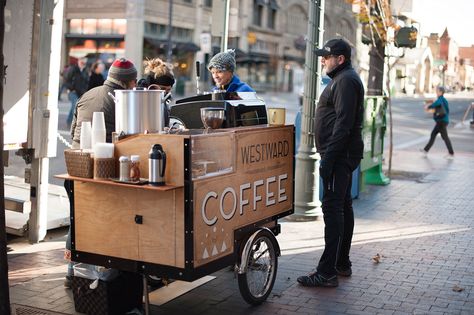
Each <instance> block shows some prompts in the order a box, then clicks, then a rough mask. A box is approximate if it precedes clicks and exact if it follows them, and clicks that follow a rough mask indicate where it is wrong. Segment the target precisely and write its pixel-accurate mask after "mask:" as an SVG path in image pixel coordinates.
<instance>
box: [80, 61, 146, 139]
mask: <svg viewBox="0 0 474 315" xmlns="http://www.w3.org/2000/svg"><path fill="white" fill-rule="evenodd" d="M136 82H137V69H136V68H135V66H134V65H133V63H132V62H131V61H129V60H127V59H125V58H121V59H117V60H115V61H114V62H113V63H112V66H110V69H109V73H108V75H107V79H106V80H105V82H104V84H103V85H101V86H98V87H95V88H93V89H92V90H89V91H87V92H86V93H85V94H84V95H83V96H82V97H81V98H80V99H79V101H77V105H76V110H75V112H74V118H73V121H72V125H71V136H72V140H73V148H79V141H80V138H81V124H82V122H83V121H92V115H93V113H94V112H104V119H105V129H106V141H107V142H112V132H113V131H115V102H114V100H113V98H112V97H111V96H110V95H109V92H110V93H112V94H113V93H114V90H128V89H132V88H134V87H135V85H136Z"/></svg>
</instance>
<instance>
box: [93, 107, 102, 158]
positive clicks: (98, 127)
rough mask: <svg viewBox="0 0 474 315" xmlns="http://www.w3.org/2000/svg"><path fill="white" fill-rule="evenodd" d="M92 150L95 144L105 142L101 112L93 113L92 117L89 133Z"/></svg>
mask: <svg viewBox="0 0 474 315" xmlns="http://www.w3.org/2000/svg"><path fill="white" fill-rule="evenodd" d="M91 139H92V141H91V144H92V149H94V146H95V144H96V143H103V142H105V120H104V113H103V112H94V114H93V116H92V131H91Z"/></svg>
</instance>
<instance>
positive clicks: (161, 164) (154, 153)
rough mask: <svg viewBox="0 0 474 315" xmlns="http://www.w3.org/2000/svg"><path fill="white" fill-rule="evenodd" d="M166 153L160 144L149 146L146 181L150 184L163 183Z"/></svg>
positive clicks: (161, 184)
mask: <svg viewBox="0 0 474 315" xmlns="http://www.w3.org/2000/svg"><path fill="white" fill-rule="evenodd" d="M165 169H166V153H165V151H163V147H162V146H161V144H154V145H153V146H152V147H151V150H150V155H149V158H148V182H149V184H150V185H152V186H163V185H165Z"/></svg>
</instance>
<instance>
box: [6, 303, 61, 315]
mask: <svg viewBox="0 0 474 315" xmlns="http://www.w3.org/2000/svg"><path fill="white" fill-rule="evenodd" d="M11 311H12V313H11V314H12V315H63V314H64V313H58V312H53V311H48V310H44V309H41V308H37V307H32V306H27V305H18V304H12V305H11Z"/></svg>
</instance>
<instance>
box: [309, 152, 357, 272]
mask: <svg viewBox="0 0 474 315" xmlns="http://www.w3.org/2000/svg"><path fill="white" fill-rule="evenodd" d="M359 163H360V159H358V158H357V159H353V158H340V159H337V160H336V162H335V164H334V170H333V175H332V178H326V179H325V178H323V186H324V189H323V191H324V193H323V200H322V208H323V215H324V224H325V227H324V242H325V247H324V252H323V255H322V256H321V259H320V260H319V264H318V268H317V270H318V272H319V273H320V274H322V275H323V276H325V277H332V276H334V275H336V274H337V273H336V269H335V268H336V266H339V267H342V268H348V267H350V266H351V262H350V260H349V252H350V249H351V242H352V234H353V232H354V210H353V208H352V197H351V188H352V172H353V171H354V170H355V169H356V168H357V166H358V165H359Z"/></svg>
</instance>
